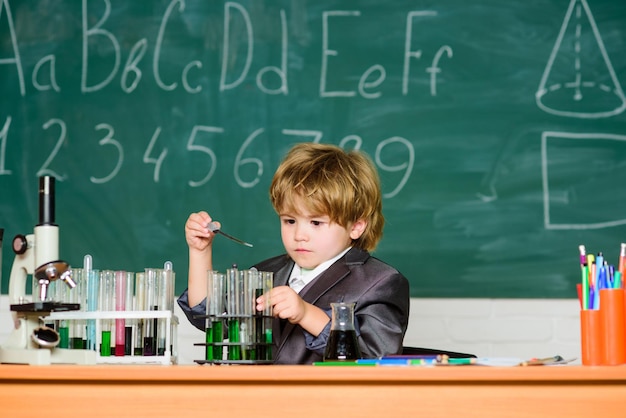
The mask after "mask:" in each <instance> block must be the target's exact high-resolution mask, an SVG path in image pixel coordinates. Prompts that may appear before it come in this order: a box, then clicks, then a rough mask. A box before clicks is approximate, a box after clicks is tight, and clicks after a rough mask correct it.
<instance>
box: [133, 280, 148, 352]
mask: <svg viewBox="0 0 626 418" xmlns="http://www.w3.org/2000/svg"><path fill="white" fill-rule="evenodd" d="M134 306H135V311H146V310H147V309H146V273H145V272H143V271H140V272H137V273H135V305H134ZM144 321H146V320H145V319H137V321H136V323H135V324H134V328H135V344H134V345H135V351H134V354H135V355H136V356H141V355H143V335H144V333H143V326H144Z"/></svg>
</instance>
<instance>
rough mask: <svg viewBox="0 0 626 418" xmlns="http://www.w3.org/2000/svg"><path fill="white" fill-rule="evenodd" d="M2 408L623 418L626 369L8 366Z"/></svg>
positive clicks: (5, 412)
mask: <svg viewBox="0 0 626 418" xmlns="http://www.w3.org/2000/svg"><path fill="white" fill-rule="evenodd" d="M279 399H282V400H283V401H279ZM43 402H45V403H43ZM0 410H1V411H2V416H4V417H11V418H17V417H29V418H31V417H37V416H40V417H43V418H48V417H71V416H81V417H84V416H89V417H107V418H110V417H124V416H136V417H139V416H147V417H148V416H149V417H151V418H154V417H161V416H167V417H185V416H188V417H193V416H194V415H187V414H193V413H197V414H199V415H195V416H198V417H200V416H201V417H216V418H217V417H219V418H221V417H227V416H231V417H238V416H244V415H245V416H247V417H250V418H260V417H269V416H271V417H272V418H279V417H292V418H293V417H303V416H316V417H342V416H343V417H369V416H375V417H388V418H391V417H407V418H409V417H411V418H412V417H428V418H437V417H446V418H451V417H480V418H486V417H498V418H502V417H533V418H536V417H550V418H555V417H568V418H575V417H584V418H590V417H602V418H607V417H618V416H619V417H624V416H626V366H622V367H584V366H537V367H507V368H499V367H497V368H496V367H493V368H492V367H481V366H450V367H391V366H385V367H380V366H379V367H345V366H333V367H330V366H325V367H315V366H210V365H203V366H200V365H185V366H146V365H138V366H128V365H123V366H121V365H96V366H75V365H51V366H25V365H0ZM131 411H132V412H131ZM209 411H210V412H209ZM86 412H88V413H86Z"/></svg>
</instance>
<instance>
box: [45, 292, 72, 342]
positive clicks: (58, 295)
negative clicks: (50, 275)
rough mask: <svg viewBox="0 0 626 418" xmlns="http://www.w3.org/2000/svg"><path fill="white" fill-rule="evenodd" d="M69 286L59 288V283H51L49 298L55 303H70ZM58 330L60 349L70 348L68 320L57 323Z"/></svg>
mask: <svg viewBox="0 0 626 418" xmlns="http://www.w3.org/2000/svg"><path fill="white" fill-rule="evenodd" d="M69 290H70V289H69V287H68V286H59V285H58V283H57V282H56V281H55V282H51V283H50V285H48V296H49V297H51V298H52V299H53V301H55V302H59V303H69V301H70V292H69ZM56 322H57V323H56V329H57V331H58V332H59V345H58V347H59V348H70V325H69V321H68V320H67V319H61V320H59V321H56Z"/></svg>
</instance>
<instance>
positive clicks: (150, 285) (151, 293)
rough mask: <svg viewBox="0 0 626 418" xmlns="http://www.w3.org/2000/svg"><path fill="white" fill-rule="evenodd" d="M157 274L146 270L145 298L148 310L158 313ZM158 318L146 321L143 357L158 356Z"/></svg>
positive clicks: (144, 325) (144, 324)
mask: <svg viewBox="0 0 626 418" xmlns="http://www.w3.org/2000/svg"><path fill="white" fill-rule="evenodd" d="M156 276H157V272H156V269H152V268H146V269H145V281H146V286H145V298H146V305H145V307H146V310H148V311H156V310H158V306H157V305H156V290H157V278H156ZM157 326H158V323H157V318H154V319H152V318H149V319H145V320H144V322H143V355H144V356H155V355H156V349H157V347H156V338H157V335H156V333H157Z"/></svg>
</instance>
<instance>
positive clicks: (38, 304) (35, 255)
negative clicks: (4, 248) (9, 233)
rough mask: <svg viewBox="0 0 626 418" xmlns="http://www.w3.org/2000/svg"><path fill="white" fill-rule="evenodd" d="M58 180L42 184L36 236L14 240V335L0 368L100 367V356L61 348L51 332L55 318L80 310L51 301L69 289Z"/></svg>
mask: <svg viewBox="0 0 626 418" xmlns="http://www.w3.org/2000/svg"><path fill="white" fill-rule="evenodd" d="M54 180H55V179H54V177H50V176H44V177H40V178H39V224H37V225H36V226H35V228H34V233H33V234H29V235H21V234H18V235H16V236H15V238H14V239H13V252H14V253H15V260H14V262H13V266H12V267H11V275H10V278H9V304H10V310H11V311H12V317H13V321H14V330H13V332H12V333H11V335H10V336H9V338H8V339H7V341H6V342H5V343H4V344H3V345H2V346H0V363H14V364H33V365H46V364H53V363H64V364H95V363H96V356H97V355H96V352H95V351H91V350H82V349H65V348H56V346H57V345H58V344H59V342H60V337H59V333H58V332H57V331H56V330H54V329H53V328H50V327H48V326H46V325H45V324H44V322H43V318H45V317H47V316H49V315H50V313H51V312H57V311H73V310H79V309H80V304H76V303H74V304H71V303H61V302H56V301H51V300H49V297H48V287H49V285H50V284H51V283H52V282H55V281H59V282H60V283H61V284H62V283H64V284H66V285H67V286H69V287H70V288H74V287H75V286H76V283H75V282H74V280H73V279H72V271H71V269H70V266H69V265H68V264H67V263H66V262H65V261H62V260H59V227H58V226H57V225H56V224H55V223H54V215H55V214H54ZM28 275H32V282H33V286H32V287H33V292H32V298H33V299H34V300H33V301H32V302H28V301H27V300H26V282H27V276H28Z"/></svg>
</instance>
